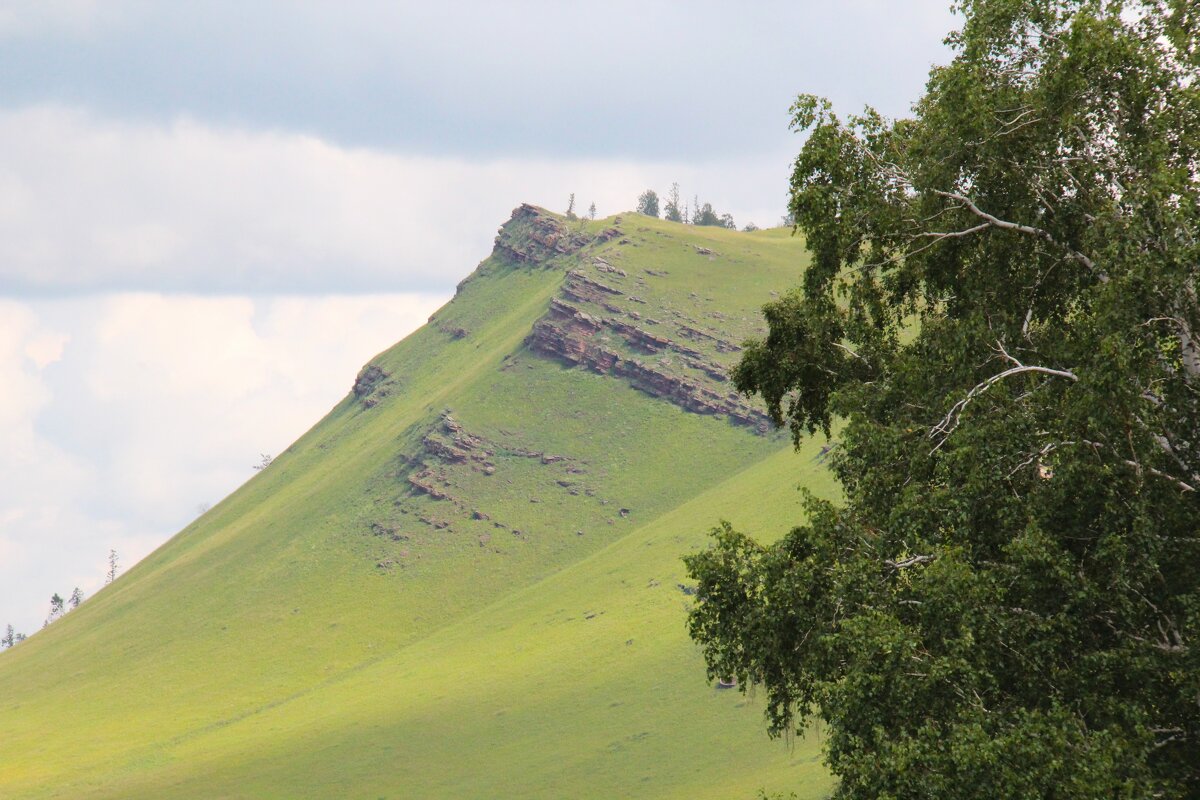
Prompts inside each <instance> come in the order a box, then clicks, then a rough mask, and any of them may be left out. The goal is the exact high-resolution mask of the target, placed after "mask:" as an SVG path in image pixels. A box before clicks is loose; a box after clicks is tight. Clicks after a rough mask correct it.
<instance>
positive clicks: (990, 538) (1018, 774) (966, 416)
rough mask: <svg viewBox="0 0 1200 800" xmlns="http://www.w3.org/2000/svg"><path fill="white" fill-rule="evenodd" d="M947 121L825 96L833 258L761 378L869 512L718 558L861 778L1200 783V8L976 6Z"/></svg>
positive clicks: (902, 784) (792, 301) (694, 562)
mask: <svg viewBox="0 0 1200 800" xmlns="http://www.w3.org/2000/svg"><path fill="white" fill-rule="evenodd" d="M961 11H962V14H963V17H964V19H965V24H964V27H963V30H962V31H961V32H957V33H955V34H952V35H951V37H950V39H949V41H950V43H951V44H952V45H953V46H954V48H955V50H956V57H955V58H954V60H953V62H952V63H951V64H950V65H949V66H946V67H943V68H938V69H935V70H934V71H933V72H932V74H931V76H930V81H929V83H928V86H927V93H926V95H925V96H924V97H923V98H922V99H921V100H920V102H919V103H918V104H917V105H916V106H915V107H914V110H915V119H911V120H900V121H895V122H891V121H888V120H885V119H883V118H882V117H880V116H878V115H877V114H875V113H873V112H871V111H869V110H868V111H867V112H866V113H865V114H864V115H863V116H861V117H857V118H852V119H850V120H849V121H848V122H843V121H842V120H840V119H839V118H838V117H837V116H835V115H834V114H833V112H832V110H831V108H830V106H829V104H828V103H826V102H825V101H823V100H819V99H816V98H812V97H802V98H800V100H798V101H797V103H796V105H795V106H794V107H793V114H794V124H795V126H796V127H797V128H798V129H802V130H806V131H808V139H807V141H806V143H805V145H804V147H803V149H802V151H801V153H800V154H799V156H798V157H797V159H796V161H795V168H794V172H793V174H792V182H791V189H792V195H791V204H790V213H791V216H792V218H793V219H794V220H795V222H796V223H797V225H798V227H799V229H800V230H802V231H803V232H804V234H805V236H806V237H807V241H808V245H809V248H810V250H811V252H812V256H813V264H812V266H811V267H810V269H809V270H808V271H807V272H806V274H805V276H804V281H803V285H802V287H801V288H800V289H798V290H797V291H795V292H793V293H791V294H788V295H786V296H784V297H782V298H780V299H779V300H777V301H775V302H772V303H771V304H769V305H768V306H767V307H766V309H765V311H766V315H767V320H768V323H769V327H770V330H769V333H768V335H767V337H766V338H765V339H764V340H758V341H755V342H752V343H751V344H750V345H749V346H748V347H747V348H746V350H745V354H744V357H743V359H742V362H741V364H740V366H739V367H738V368H737V370H736V373H735V376H734V377H735V382H736V384H737V386H738V388H739V389H741V390H743V391H746V392H754V393H758V394H760V395H761V396H762V397H763V399H764V400H765V401H766V403H767V405H768V408H769V409H770V412H771V414H772V416H773V417H774V419H775V420H776V422H777V423H786V424H789V425H790V426H791V429H792V432H793V435H794V437H795V439H796V441H797V442H799V441H800V440H801V437H802V436H804V434H805V433H806V432H812V431H815V430H818V429H823V430H825V431H829V430H830V429H831V427H832V425H833V422H834V420H835V419H838V418H842V419H845V426H844V428H843V429H842V430H841V431H840V435H839V439H840V442H839V445H840V446H839V447H838V448H837V449H836V450H834V454H833V457H832V463H833V466H834V470H835V472H836V474H837V476H838V479H839V480H840V482H841V483H842V485H843V487H844V489H845V496H846V502H845V504H844V505H842V506H839V505H833V504H830V503H828V502H825V501H818V500H811V501H810V502H809V520H808V522H807V523H806V524H804V525H803V526H801V527H798V528H796V529H795V530H794V531H792V533H791V534H789V535H788V536H787V537H786V538H784V539H783V540H781V541H779V542H778V543H776V544H774V545H772V546H769V547H764V546H761V545H759V544H757V543H756V542H754V541H753V540H752V539H750V538H749V537H747V536H745V535H743V534H741V533H739V532H737V531H736V530H735V529H734V528H732V527H730V526H723V527H722V528H720V529H718V530H717V532H716V534H715V546H714V547H713V548H712V549H711V550H709V551H707V552H704V553H701V554H697V555H693V556H691V557H690V558H688V559H687V564H688V569H689V572H690V574H691V575H692V576H693V577H694V578H695V579H696V580H697V581H698V584H699V597H700V598H701V600H700V602H699V603H698V604H697V605H696V607H695V608H694V610H693V612H692V614H691V618H690V625H691V632H692V635H693V637H694V638H695V639H696V640H697V641H699V642H700V643H701V644H702V645H703V648H704V652H705V656H706V659H707V662H708V665H709V674H710V675H711V676H714V677H716V676H727V675H728V676H736V677H737V678H738V681H739V684H740V685H742V686H746V685H747V684H750V685H754V684H757V685H760V686H762V687H763V688H764V689H765V694H766V697H767V702H768V723H769V727H770V729H771V730H772V731H773V732H774V733H776V734H779V733H785V732H787V731H789V730H791V729H792V728H793V727H797V726H799V727H801V728H803V726H804V725H805V724H806V723H807V722H808V721H809V720H811V719H813V718H816V717H819V718H820V719H822V720H823V721H824V722H825V723H826V724H825V725H824V726H823V729H824V731H825V733H826V735H827V750H826V756H827V760H828V763H829V764H830V766H831V767H832V769H833V771H834V773H835V774H836V775H837V776H838V777H839V778H840V781H841V782H840V785H839V788H838V790H837V796H839V797H844V798H878V797H891V798H901V797H929V798H932V797H937V798H956V797H962V798H974V797H996V798H1010V797H1011V798H1018V797H1021V798H1024V797H1047V796H1054V797H1060V798H1094V797H1150V796H1155V797H1174V798H1196V797H1200V760H1198V759H1197V758H1196V753H1197V752H1198V749H1200V703H1197V697H1200V651H1198V650H1197V647H1196V642H1197V639H1198V638H1200V571H1197V569H1196V564H1197V563H1198V561H1200V537H1197V531H1200V499H1198V496H1200V492H1197V489H1200V353H1198V352H1197V342H1196V332H1197V331H1200V303H1198V302H1197V294H1196V293H1197V287H1196V280H1197V267H1196V264H1197V263H1200V246H1198V245H1197V239H1198V236H1200V185H1198V181H1200V179H1198V177H1197V169H1196V165H1197V163H1200V84H1198V82H1197V81H1196V80H1195V77H1196V75H1195V67H1196V66H1197V50H1198V41H1197V35H1198V34H1197V28H1196V25H1195V24H1194V23H1195V8H1194V4H1190V3H1187V2H1181V1H1176V0H1171V2H1148V3H1135V2H1132V1H1131V2H1124V3H1121V2H1115V3H1100V2H1084V1H1082V0H1081V1H1079V2H1068V0H1040V1H1039V2H1017V1H1016V0H966V2H963V3H961Z"/></svg>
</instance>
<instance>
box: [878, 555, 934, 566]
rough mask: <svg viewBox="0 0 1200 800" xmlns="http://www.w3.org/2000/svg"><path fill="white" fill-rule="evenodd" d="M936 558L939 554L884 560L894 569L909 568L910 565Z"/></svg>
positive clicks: (924, 562) (925, 562)
mask: <svg viewBox="0 0 1200 800" xmlns="http://www.w3.org/2000/svg"><path fill="white" fill-rule="evenodd" d="M936 558H937V556H924V555H922V556H910V557H909V558H906V559H903V560H902V561H892V560H891V559H888V560H886V561H884V562H883V563H884V564H887V565H888V566H889V567H891V568H892V569H897V570H899V569H908V568H909V567H914V566H916V565H917V564H928V563H929V562H930V561H933V560H935V559H936Z"/></svg>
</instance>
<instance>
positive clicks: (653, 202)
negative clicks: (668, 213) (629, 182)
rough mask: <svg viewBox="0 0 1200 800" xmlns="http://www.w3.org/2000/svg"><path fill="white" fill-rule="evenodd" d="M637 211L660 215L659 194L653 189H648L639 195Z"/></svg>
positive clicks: (649, 215)
mask: <svg viewBox="0 0 1200 800" xmlns="http://www.w3.org/2000/svg"><path fill="white" fill-rule="evenodd" d="M637 213H639V214H645V215H646V216H647V217H657V216H658V194H657V193H656V192H655V191H654V190H653V189H647V190H646V191H644V192H642V193H641V195H639V196H638V203H637Z"/></svg>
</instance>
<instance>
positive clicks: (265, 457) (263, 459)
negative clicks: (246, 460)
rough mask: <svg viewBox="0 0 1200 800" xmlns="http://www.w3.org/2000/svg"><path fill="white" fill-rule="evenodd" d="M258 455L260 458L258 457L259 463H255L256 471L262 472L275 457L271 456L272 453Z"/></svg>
mask: <svg viewBox="0 0 1200 800" xmlns="http://www.w3.org/2000/svg"><path fill="white" fill-rule="evenodd" d="M258 455H259V456H260V458H259V459H258V463H257V464H255V465H254V471H255V472H262V471H263V470H264V469H266V468H267V467H269V466H271V461H273V459H272V458H271V454H270V453H259V454H258Z"/></svg>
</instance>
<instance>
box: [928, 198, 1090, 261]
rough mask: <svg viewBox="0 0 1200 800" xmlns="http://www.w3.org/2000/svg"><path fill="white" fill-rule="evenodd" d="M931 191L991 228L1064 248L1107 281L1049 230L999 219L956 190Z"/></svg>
mask: <svg viewBox="0 0 1200 800" xmlns="http://www.w3.org/2000/svg"><path fill="white" fill-rule="evenodd" d="M933 193H934V194H936V195H938V196H939V197H945V198H948V199H950V200H957V201H958V202H960V203H962V204H963V205H964V206H966V208H967V210H968V211H970V212H971V213H972V214H974V215H975V216H977V217H979V218H981V219H983V220H986V224H988V225H990V226H991V227H993V228H1000V229H1001V230H1006V231H1016V232H1018V233H1024V234H1026V235H1028V236H1036V237H1038V238H1039V239H1042V240H1043V241H1046V242H1049V243H1050V244H1052V245H1054V246H1055V247H1058V248H1060V249H1062V250H1065V251H1066V252H1067V255H1068V256H1070V257H1071V258H1073V259H1074V260H1076V261H1078V262H1079V263H1080V264H1083V265H1084V266H1085V267H1087V268H1088V269H1089V270H1091V271H1092V272H1093V273H1095V275H1096V277H1098V278H1099V279H1100V281H1101V282H1103V283H1107V282H1108V276H1107V275H1105V274H1104V273H1103V272H1101V271H1100V270H1098V269H1097V268H1096V264H1095V262H1093V261H1092V260H1091V259H1090V258H1088V257H1087V256H1085V255H1084V254H1083V253H1081V252H1079V251H1078V250H1073V249H1071V248H1070V247H1067V246H1066V245H1064V244H1062V243H1060V242H1059V241H1058V240H1057V239H1055V238H1054V237H1053V236H1051V235H1050V233H1049V232H1047V231H1044V230H1042V229H1041V228H1034V227H1033V226H1031V225H1022V224H1020V223H1018V222H1009V221H1008V220H1003V219H1000V218H999V217H996V216H993V215H991V214H989V213H987V212H986V211H984V210H983V209H981V208H980V207H979V206H977V205H975V203H974V202H973V201H972V200H971V198H969V197H967V196H966V195H964V194H958V193H957V192H943V191H941V190H940V189H934V190H933Z"/></svg>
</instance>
